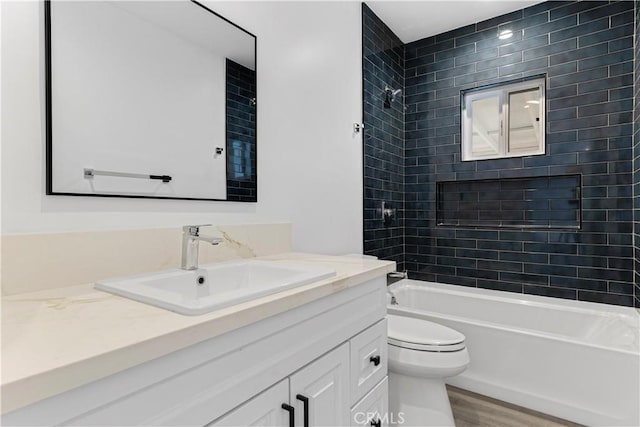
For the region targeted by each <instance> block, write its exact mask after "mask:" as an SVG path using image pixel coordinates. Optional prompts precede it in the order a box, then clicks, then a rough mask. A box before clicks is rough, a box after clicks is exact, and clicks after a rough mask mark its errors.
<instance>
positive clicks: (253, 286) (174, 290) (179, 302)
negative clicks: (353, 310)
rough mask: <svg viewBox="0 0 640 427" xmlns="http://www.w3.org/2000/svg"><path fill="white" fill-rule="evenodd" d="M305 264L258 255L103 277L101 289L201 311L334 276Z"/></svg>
mask: <svg viewBox="0 0 640 427" xmlns="http://www.w3.org/2000/svg"><path fill="white" fill-rule="evenodd" d="M335 274H336V272H335V271H333V270H329V269H324V268H316V267H314V268H311V267H310V268H306V267H299V266H290V265H286V264H282V263H274V262H269V261H257V260H241V261H231V262H224V263H219V264H209V265H203V266H201V267H200V268H199V269H197V270H190V271H189V270H180V269H173V270H166V271H160V272H158V273H151V274H141V275H137V276H129V277H123V278H119V279H109V280H101V281H99V282H97V283H96V284H95V287H96V289H100V290H102V291H107V292H111V293H114V294H117V295H121V296H124V297H127V298H131V299H134V300H136V301H140V302H144V303H146V304H151V305H154V306H156V307H161V308H166V309H167V310H171V311H175V312H177V313H181V314H188V315H197V314H203V313H208V312H210V311H213V310H217V309H220V308H224V307H228V306H231V305H234V304H238V303H241V302H244V301H248V300H252V299H255V298H259V297H263V296H266V295H270V294H274V293H276V292H281V291H284V290H286V289H291V288H294V287H296V286H301V285H305V284H308V283H312V282H315V281H318V280H322V279H326V278H329V277H332V276H335Z"/></svg>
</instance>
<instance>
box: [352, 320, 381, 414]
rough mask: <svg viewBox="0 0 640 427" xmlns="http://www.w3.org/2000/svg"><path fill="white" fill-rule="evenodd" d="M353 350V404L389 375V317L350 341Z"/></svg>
mask: <svg viewBox="0 0 640 427" xmlns="http://www.w3.org/2000/svg"><path fill="white" fill-rule="evenodd" d="M349 346H350V351H351V362H350V367H351V405H353V404H355V403H356V402H357V401H358V400H360V399H361V398H362V397H363V396H364V395H365V394H367V393H368V392H369V390H371V389H372V388H373V386H374V385H376V384H377V383H378V382H380V380H381V379H382V378H384V377H385V376H386V375H387V319H384V320H381V321H380V322H378V323H376V324H375V325H373V326H371V327H370V328H369V329H365V330H364V331H362V332H361V333H359V334H358V335H356V336H355V337H353V338H352V339H351V340H350V341H349Z"/></svg>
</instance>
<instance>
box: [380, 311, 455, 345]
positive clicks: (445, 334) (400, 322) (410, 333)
mask: <svg viewBox="0 0 640 427" xmlns="http://www.w3.org/2000/svg"><path fill="white" fill-rule="evenodd" d="M387 325H388V332H387V335H388V343H389V345H392V346H395V347H400V348H405V349H409V350H417V351H427V352H437V353H449V352H455V351H460V350H463V349H464V348H465V344H464V340H465V336H464V335H462V334H461V333H460V332H458V331H455V330H453V329H451V328H447V327H446V326H443V325H439V324H437V323H433V322H430V321H428V320H424V319H416V318H412V317H406V316H397V315H393V314H389V315H387Z"/></svg>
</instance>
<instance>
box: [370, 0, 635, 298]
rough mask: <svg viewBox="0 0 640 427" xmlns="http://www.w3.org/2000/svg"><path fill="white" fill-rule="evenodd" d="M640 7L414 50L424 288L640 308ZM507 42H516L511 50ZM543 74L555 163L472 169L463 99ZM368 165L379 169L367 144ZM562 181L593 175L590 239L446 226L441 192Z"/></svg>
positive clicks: (416, 242)
mask: <svg viewBox="0 0 640 427" xmlns="http://www.w3.org/2000/svg"><path fill="white" fill-rule="evenodd" d="M634 3H635V2H628V1H615V2H613V1H612V2H609V1H582V2H545V3H541V4H537V5H534V6H532V7H529V8H526V9H523V10H519V11H516V12H513V13H509V14H507V15H503V16H499V17H496V18H492V19H490V20H487V21H483V22H479V23H476V24H472V25H469V26H466V27H463V28H458V29H456V30H453V31H450V32H447V33H443V34H439V35H435V36H432V37H429V38H426V39H422V40H418V41H415V42H412V43H409V44H406V45H405V46H404V90H405V105H406V110H405V112H404V136H405V138H404V261H405V266H406V268H407V269H408V270H409V274H410V277H412V278H417V279H424V280H430V281H437V282H443V283H450V284H456V285H464V286H473V287H480V288H487V289H498V290H505V291H511V292H521V293H528V294H536V295H547V296H553V297H559V298H568V299H578V300H584V301H594V302H602V303H609V304H619V305H627V306H631V305H633V304H634V246H633V222H634V210H633V195H634V186H633V185H632V184H634V183H636V194H638V192H639V191H638V190H640V188H638V187H640V183H638V182H639V181H638V177H639V176H640V173H638V172H639V171H638V169H639V168H638V167H637V163H638V162H637V161H636V167H635V168H634V161H633V160H634V157H637V154H638V151H640V150H638V149H637V147H638V145H637V144H636V146H635V147H636V154H635V155H634V152H633V151H634V150H633V149H634V143H633V136H634V135H633V123H634V120H633V111H634V89H633V84H634V30H635V29H634V14H635V11H634ZM367 12H368V11H367V10H366V8H365V17H366V16H367ZM365 27H366V26H365ZM380 27H381V25H380V24H377V26H374V27H372V28H371V29H370V30H373V31H379V28H380ZM384 28H385V31H384V34H385V35H387V34H388V29H386V27H384ZM506 29H509V30H512V31H513V36H512V37H511V38H509V39H504V40H502V39H499V38H498V37H497V36H498V33H499V32H500V31H502V30H506ZM378 36H379V34H378ZM368 37H369V38H375V37H374V36H373V35H369V36H368ZM379 37H380V36H379ZM366 38H367V36H365V40H366ZM365 56H366V53H365ZM398 56H400V54H399V55H398ZM365 74H366V60H365ZM539 74H544V75H545V76H546V79H547V81H546V84H547V100H546V102H547V104H546V106H547V129H546V131H547V152H546V154H545V155H540V156H527V157H519V158H509V159H498V160H483V161H470V162H462V161H461V159H460V152H461V150H460V148H461V147H460V136H461V134H460V91H462V90H465V89H470V88H474V87H478V86H482V85H486V84H492V83H498V82H504V81H508V80H513V79H517V78H521V77H527V76H533V75H539ZM366 84H367V82H366V77H365V85H366ZM366 109H367V101H366V100H365V110H366ZM366 120H367V115H366V111H365V124H368V123H367V121H366ZM637 136H638V135H636V137H637ZM636 141H637V138H636ZM367 157H372V158H373V160H377V159H378V155H377V152H376V151H374V150H373V149H371V147H369V146H368V145H367V144H366V143H365V162H366V158H367ZM379 164H380V165H381V166H382V163H379ZM634 171H635V172H636V173H635V174H634ZM555 175H580V176H581V179H582V192H581V193H582V194H581V201H582V206H581V211H582V218H581V228H580V229H579V230H530V229H526V228H523V229H516V230H513V229H505V228H500V227H489V226H470V227H462V226H456V227H442V226H438V224H437V219H438V218H437V206H436V195H437V194H436V193H437V191H436V188H437V185H436V183H437V182H439V181H462V180H504V179H511V178H531V177H550V176H555ZM365 177H366V172H365ZM381 180H382V181H384V178H381ZM380 185H381V186H382V187H384V183H380ZM387 185H390V183H387ZM369 199H370V194H368V193H367V191H366V189H365V204H366V205H367V204H368V203H369V202H370V200H369ZM551 199H552V198H551V197H550V198H549V200H551ZM636 200H638V199H636ZM637 204H638V205H640V203H637ZM636 215H637V214H636ZM365 218H366V216H365ZM637 218H640V217H637ZM365 230H366V226H365ZM365 232H366V231H365ZM365 247H366V244H365ZM636 301H637V300H636ZM636 303H637V302H636Z"/></svg>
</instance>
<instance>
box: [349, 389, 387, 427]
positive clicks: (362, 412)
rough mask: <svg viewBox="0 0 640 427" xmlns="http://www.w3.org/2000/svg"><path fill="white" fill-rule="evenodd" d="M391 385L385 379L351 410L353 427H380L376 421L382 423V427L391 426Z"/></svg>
mask: <svg viewBox="0 0 640 427" xmlns="http://www.w3.org/2000/svg"><path fill="white" fill-rule="evenodd" d="M388 412H389V383H388V378H387V377H384V379H383V380H382V381H380V383H378V385H377V386H375V387H374V389H373V390H371V391H370V392H369V394H367V395H366V396H365V397H363V398H362V400H361V401H360V402H358V404H357V405H356V406H354V407H353V409H352V410H351V425H352V426H369V427H371V426H374V425H375V426H378V424H377V423H376V421H379V422H380V424H379V425H380V427H388V426H389V417H390V416H391V415H390V414H388Z"/></svg>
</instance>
